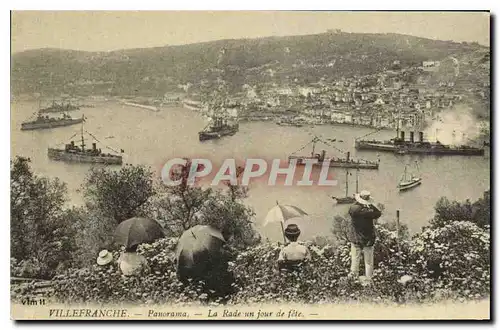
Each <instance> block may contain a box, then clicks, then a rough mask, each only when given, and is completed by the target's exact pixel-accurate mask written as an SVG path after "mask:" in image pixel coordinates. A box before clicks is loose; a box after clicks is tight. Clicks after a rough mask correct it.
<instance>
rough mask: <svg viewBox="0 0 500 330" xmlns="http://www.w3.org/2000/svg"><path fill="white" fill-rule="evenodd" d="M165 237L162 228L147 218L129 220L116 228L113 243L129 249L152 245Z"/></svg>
mask: <svg viewBox="0 0 500 330" xmlns="http://www.w3.org/2000/svg"><path fill="white" fill-rule="evenodd" d="M163 237H165V234H164V232H163V228H162V226H161V225H160V224H159V223H158V222H156V221H155V220H151V219H148V218H139V217H135V218H130V219H128V220H125V221H123V222H122V223H120V224H119V225H118V227H116V229H115V233H114V238H115V242H116V243H118V244H120V245H123V246H125V248H131V247H133V246H134V245H138V244H143V243H152V242H154V241H155V240H157V239H159V238H163Z"/></svg>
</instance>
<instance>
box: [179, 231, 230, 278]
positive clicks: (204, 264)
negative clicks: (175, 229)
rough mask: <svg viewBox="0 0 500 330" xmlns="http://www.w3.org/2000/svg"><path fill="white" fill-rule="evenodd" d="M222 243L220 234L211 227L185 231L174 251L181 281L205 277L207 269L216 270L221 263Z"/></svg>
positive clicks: (222, 238)
mask: <svg viewBox="0 0 500 330" xmlns="http://www.w3.org/2000/svg"><path fill="white" fill-rule="evenodd" d="M224 243H225V240H224V237H223V236H222V234H221V232H220V231H219V230H217V229H215V228H213V227H210V226H203V225H196V226H194V227H192V228H189V229H188V230H186V231H185V232H184V233H183V234H182V235H181V237H180V238H179V242H178V243H177V247H176V251H175V258H176V260H177V271H178V274H179V276H180V277H181V279H182V278H186V277H191V278H196V277H203V276H207V275H208V274H207V272H208V271H209V269H214V268H217V267H218V266H219V264H220V262H221V261H222V255H221V248H222V246H223V245H224Z"/></svg>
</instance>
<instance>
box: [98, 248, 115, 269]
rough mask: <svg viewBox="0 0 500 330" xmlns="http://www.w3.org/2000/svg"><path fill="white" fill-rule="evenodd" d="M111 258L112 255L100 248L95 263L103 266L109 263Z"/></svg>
mask: <svg viewBox="0 0 500 330" xmlns="http://www.w3.org/2000/svg"><path fill="white" fill-rule="evenodd" d="M112 260H113V255H112V254H111V252H109V251H108V250H102V251H101V252H99V257H97V264H98V265H100V266H104V265H106V264H109V263H110V262H111V261H112Z"/></svg>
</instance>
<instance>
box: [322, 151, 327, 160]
mask: <svg viewBox="0 0 500 330" xmlns="http://www.w3.org/2000/svg"><path fill="white" fill-rule="evenodd" d="M325 156H326V151H325V150H321V161H324V160H325Z"/></svg>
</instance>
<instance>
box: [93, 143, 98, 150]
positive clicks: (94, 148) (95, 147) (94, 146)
mask: <svg viewBox="0 0 500 330" xmlns="http://www.w3.org/2000/svg"><path fill="white" fill-rule="evenodd" d="M96 149H97V145H96V144H95V142H94V143H92V150H96Z"/></svg>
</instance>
